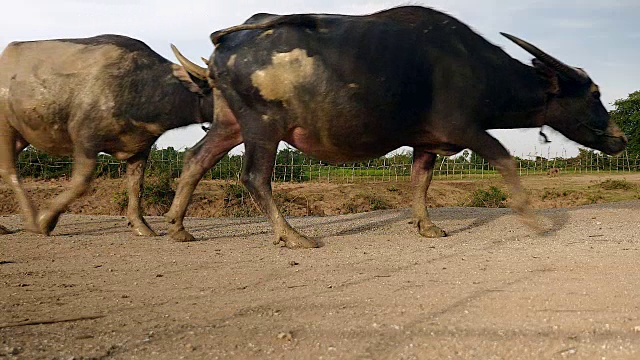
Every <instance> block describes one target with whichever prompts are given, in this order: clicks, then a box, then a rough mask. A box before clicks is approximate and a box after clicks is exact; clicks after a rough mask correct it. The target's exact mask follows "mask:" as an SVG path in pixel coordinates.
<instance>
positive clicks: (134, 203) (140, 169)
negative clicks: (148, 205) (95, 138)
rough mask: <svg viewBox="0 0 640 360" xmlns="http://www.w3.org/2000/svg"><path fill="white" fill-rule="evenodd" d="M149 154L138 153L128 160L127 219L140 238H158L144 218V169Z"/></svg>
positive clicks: (146, 152)
mask: <svg viewBox="0 0 640 360" xmlns="http://www.w3.org/2000/svg"><path fill="white" fill-rule="evenodd" d="M148 156H149V152H148V151H145V152H142V153H138V154H136V155H134V156H133V157H131V158H130V159H129V160H127V190H128V192H129V204H128V206H127V219H128V220H129V226H130V227H131V230H132V231H133V233H134V234H136V235H138V236H156V235H157V234H156V233H155V231H153V230H152V229H151V227H150V226H149V224H148V223H147V221H146V220H145V219H144V217H142V207H141V204H142V188H143V186H144V169H145V167H146V165H147V157H148Z"/></svg>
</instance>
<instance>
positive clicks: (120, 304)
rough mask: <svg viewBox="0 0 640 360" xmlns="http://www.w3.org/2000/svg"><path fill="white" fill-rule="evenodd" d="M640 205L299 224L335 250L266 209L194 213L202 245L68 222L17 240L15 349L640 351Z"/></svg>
mask: <svg viewBox="0 0 640 360" xmlns="http://www.w3.org/2000/svg"><path fill="white" fill-rule="evenodd" d="M639 210H640V202H639V201H630V202H620V203H613V204H601V205H592V206H586V207H578V208H573V209H548V210H542V211H540V212H539V213H540V214H541V215H542V216H543V217H544V218H545V223H546V225H547V226H548V227H549V228H550V229H551V230H550V231H549V232H548V233H547V234H545V235H538V234H532V233H531V232H530V231H529V230H528V229H527V228H525V227H524V226H523V225H522V224H521V223H520V221H519V220H518V218H517V216H515V215H514V214H513V213H512V211H511V210H509V209H477V208H439V209H433V210H432V211H431V212H432V217H433V220H434V221H435V222H436V223H437V224H439V225H441V226H442V227H444V228H445V229H446V230H447V231H448V232H449V234H450V236H449V237H447V238H444V239H423V238H421V237H420V236H418V235H417V233H416V231H415V230H414V228H413V226H412V225H410V224H408V221H409V219H410V213H409V211H408V210H385V211H376V212H371V213H364V214H353V215H343V216H329V217H305V218H293V219H292V220H291V222H292V224H293V225H294V226H296V227H298V228H299V229H301V230H302V231H303V232H305V233H306V234H308V235H311V236H317V237H320V238H321V240H322V242H323V247H321V248H319V249H314V250H302V251H300V250H298V251H292V250H288V249H286V248H279V247H276V246H274V245H272V243H271V241H272V233H271V229H270V227H269V225H268V224H267V223H266V221H265V220H264V218H240V219H238V218H236V219H230V218H217V219H195V218H191V219H189V221H188V222H187V226H188V228H190V229H192V230H194V235H196V237H197V238H199V239H201V241H198V242H193V243H174V242H172V241H170V239H169V238H168V236H166V235H164V236H160V237H157V238H134V237H133V236H131V235H130V233H129V229H128V228H126V226H124V224H125V223H126V221H125V220H124V219H123V218H122V217H113V216H88V215H64V216H63V218H62V220H61V222H60V224H59V225H58V227H57V228H56V232H55V236H52V237H44V236H38V235H31V234H28V233H25V232H18V233H15V234H11V235H3V236H0V359H4V358H6V359H14V358H16V359H181V358H185V359H215V358H221V359H222V358H225V359H226V358H237V359H252V358H253V359H266V358H276V359H279V358H283V359H446V358H455V359H531V358H545V359H550V358H558V359H562V358H576V359H596V358H597V359H601V358H607V359H638V358H640V211H639ZM1 220H2V221H1V222H2V223H3V224H11V223H14V224H19V220H18V217H17V216H16V215H11V216H3V217H2V219H1ZM150 222H151V224H152V226H154V228H156V229H159V230H160V232H161V233H163V234H166V226H165V225H164V223H163V221H162V219H161V218H157V217H155V218H150ZM16 227H19V225H16Z"/></svg>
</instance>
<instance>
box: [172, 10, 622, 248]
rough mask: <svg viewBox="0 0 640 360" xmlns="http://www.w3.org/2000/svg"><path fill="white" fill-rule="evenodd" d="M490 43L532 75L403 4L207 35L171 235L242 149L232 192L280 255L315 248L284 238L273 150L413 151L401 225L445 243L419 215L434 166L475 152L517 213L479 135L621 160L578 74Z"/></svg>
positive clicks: (511, 174)
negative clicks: (540, 140)
mask: <svg viewBox="0 0 640 360" xmlns="http://www.w3.org/2000/svg"><path fill="white" fill-rule="evenodd" d="M503 35H504V36H506V37H507V38H509V39H510V40H512V41H514V42H515V43H516V44H518V45H520V46H521V47H522V48H524V49H525V50H526V51H528V52H529V53H531V54H532V55H534V56H535V59H534V60H533V66H528V65H525V64H522V63H521V62H519V61H517V60H515V59H513V58H511V57H510V56H509V55H507V54H506V53H505V52H504V51H503V50H502V49H500V48H499V47H496V46H494V45H492V44H491V43H489V42H488V41H486V40H485V39H484V38H482V37H481V36H479V35H478V34H476V33H475V32H473V31H472V30H471V29H469V27H467V26H466V25H465V24H463V23H461V22H460V21H458V20H456V19H454V18H452V17H451V16H448V15H445V14H443V13H441V12H438V11H435V10H432V9H428V8H423V7H416V6H406V7H398V8H394V9H391V10H386V11H382V12H379V13H375V14H372V15H367V16H343V15H313V14H306V15H288V16H276V15H268V14H259V15H256V16H254V17H252V18H251V19H249V20H248V21H247V23H245V24H244V25H239V26H235V27H232V28H228V29H226V30H222V31H218V32H215V33H213V34H212V35H211V40H212V41H213V43H214V44H215V45H216V49H215V51H214V53H213V55H212V56H211V59H210V61H209V69H208V71H209V78H210V83H211V84H212V86H213V87H214V89H213V91H214V103H215V111H214V122H213V124H212V127H211V130H210V131H209V133H208V134H207V135H206V137H205V139H203V142H202V143H201V144H200V146H199V147H198V148H196V149H194V152H193V153H192V154H191V155H190V157H191V158H190V161H189V162H187V163H186V165H185V171H184V173H183V176H182V178H181V179H180V182H179V186H178V190H177V195H176V198H175V199H174V202H173V205H172V207H171V210H170V211H169V212H168V214H167V217H168V219H169V221H170V222H172V223H173V225H172V226H171V227H170V233H171V235H172V236H173V237H174V238H176V239H178V240H190V239H191V238H192V237H191V235H190V234H188V233H187V232H186V231H185V230H184V228H183V225H182V219H183V217H184V214H185V211H186V207H187V204H188V201H189V198H190V196H191V193H192V191H193V189H194V187H195V186H196V184H197V183H198V181H199V179H200V178H201V177H202V175H203V174H204V172H205V171H206V170H207V169H209V168H210V167H211V166H213V165H214V164H215V163H216V162H217V161H218V160H219V159H220V158H221V157H222V156H223V155H224V154H225V153H226V152H227V151H229V149H231V148H232V147H233V146H235V145H237V144H239V143H241V142H244V143H245V146H246V152H245V155H244V156H245V163H244V164H245V166H244V169H243V172H242V181H243V183H244V184H245V185H246V186H247V188H248V189H249V191H250V193H251V194H252V196H253V198H254V199H255V200H256V202H257V203H258V204H259V205H260V207H261V208H262V210H263V211H264V212H265V213H266V215H267V216H268V218H269V221H270V222H271V224H272V226H273V227H274V230H275V234H276V237H277V239H276V240H277V241H278V242H279V241H284V243H285V244H286V246H288V247H291V248H295V247H315V246H317V243H316V241H314V240H312V239H308V238H306V237H305V236H303V235H301V234H299V233H298V232H297V231H296V230H294V229H293V228H292V227H291V226H290V225H289V224H288V223H287V221H286V220H285V219H284V217H283V216H282V214H281V213H280V212H279V211H278V209H277V208H276V204H275V202H274V201H273V198H272V192H271V183H270V176H271V172H272V169H273V164H274V158H275V155H276V148H277V146H278V142H280V141H281V140H282V141H286V142H288V143H289V144H291V145H293V146H295V147H296V148H298V149H300V150H301V151H303V152H305V153H306V154H309V155H311V156H313V157H316V158H318V159H321V160H324V161H329V162H345V161H354V160H363V159H368V158H373V157H378V156H381V155H384V154H386V153H387V152H389V151H391V150H393V149H396V148H398V147H400V146H403V145H407V146H412V147H413V149H414V155H413V156H414V165H413V170H412V179H413V181H414V182H415V185H416V190H415V196H414V198H413V216H414V217H415V224H417V226H418V230H419V232H420V234H422V235H424V236H426V237H437V236H444V235H445V233H444V231H442V230H441V229H440V228H438V227H437V226H436V225H434V224H433V223H432V222H431V220H430V219H429V214H428V212H427V206H426V193H427V189H428V188H429V184H430V182H431V178H432V175H433V166H434V162H435V159H436V154H441V155H452V154H455V153H457V152H459V151H461V150H463V149H465V148H469V149H471V150H472V151H474V152H476V153H478V154H479V155H481V156H482V157H484V158H485V159H487V160H488V161H489V162H490V163H491V164H492V165H494V166H495V167H496V168H497V169H498V170H499V171H500V173H501V174H502V176H503V177H504V179H505V182H506V183H507V184H508V185H509V186H510V189H511V192H512V194H513V202H512V204H513V208H514V209H515V210H516V211H517V212H519V213H521V214H523V215H530V214H529V210H528V209H529V207H528V202H527V199H526V195H525V194H524V192H523V191H522V189H521V186H520V180H519V178H518V176H517V173H516V167H515V162H514V160H513V158H512V157H511V156H510V155H509V152H508V151H507V150H506V149H505V148H504V147H503V146H502V145H501V144H500V143H499V142H498V141H497V140H496V139H495V138H493V137H492V136H491V135H489V134H488V133H487V131H486V130H487V129H512V128H531V127H541V126H543V125H547V126H550V127H552V128H554V129H556V130H557V131H559V132H561V133H562V134H563V135H565V136H566V137H568V138H569V139H572V140H574V141H576V142H578V143H580V144H583V145H585V146H589V147H591V148H594V149H597V150H601V151H603V152H605V153H607V154H616V153H619V152H621V151H623V150H624V148H625V146H626V143H627V139H626V138H625V136H624V134H623V133H622V132H621V131H620V130H619V129H618V127H616V125H615V124H612V123H611V122H610V121H609V115H608V113H607V111H606V110H605V108H604V107H603V105H602V103H601V101H600V92H599V90H598V86H596V85H595V84H594V83H593V81H591V79H590V78H589V76H588V75H587V74H586V73H585V72H584V71H583V70H581V69H577V68H574V67H570V66H567V65H565V64H564V63H562V62H560V61H559V60H557V59H555V58H553V57H551V56H550V55H548V54H546V53H544V52H542V51H541V50H540V49H538V48H537V47H535V46H533V45H531V44H529V43H527V42H525V41H522V40H520V39H518V38H516V37H514V36H511V35H507V34H503ZM193 71H200V72H202V71H203V70H202V69H200V70H198V69H197V68H196V69H194V70H193ZM525 219H528V221H529V222H530V223H533V224H535V220H534V218H533V217H532V216H525Z"/></svg>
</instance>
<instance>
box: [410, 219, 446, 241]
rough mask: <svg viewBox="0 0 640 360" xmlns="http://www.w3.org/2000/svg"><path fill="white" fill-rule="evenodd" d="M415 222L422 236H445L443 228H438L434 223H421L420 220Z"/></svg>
mask: <svg viewBox="0 0 640 360" xmlns="http://www.w3.org/2000/svg"><path fill="white" fill-rule="evenodd" d="M417 223H418V232H419V233H420V235H422V236H424V237H427V238H438V237H445V236H447V233H446V232H445V231H444V230H442V229H440V228H439V227H437V226H435V225H434V224H431V223H423V222H422V221H418V222H417Z"/></svg>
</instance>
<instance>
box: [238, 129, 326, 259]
mask: <svg viewBox="0 0 640 360" xmlns="http://www.w3.org/2000/svg"><path fill="white" fill-rule="evenodd" d="M277 147H278V142H275V143H267V142H260V143H258V144H255V143H253V142H251V143H249V142H247V141H245V154H244V158H245V162H244V168H243V169H242V182H243V183H244V185H245V186H246V187H247V189H248V190H249V192H250V193H251V195H252V196H253V198H254V200H255V201H256V203H258V205H259V206H260V208H261V209H262V211H263V212H264V213H265V214H266V215H267V217H268V218H269V222H271V226H273V230H274V231H275V235H276V240H275V241H274V244H278V243H280V242H281V241H282V242H284V244H285V246H286V247H288V248H290V249H297V248H314V247H318V243H317V242H316V241H314V240H312V239H309V238H307V237H305V236H304V235H302V234H300V233H299V232H297V231H296V230H295V229H294V228H292V227H291V225H289V223H288V222H287V220H285V218H284V216H282V213H280V211H279V210H278V208H277V206H276V203H275V201H274V200H273V193H272V189H271V174H272V172H273V164H274V161H275V157H276V151H277Z"/></svg>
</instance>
